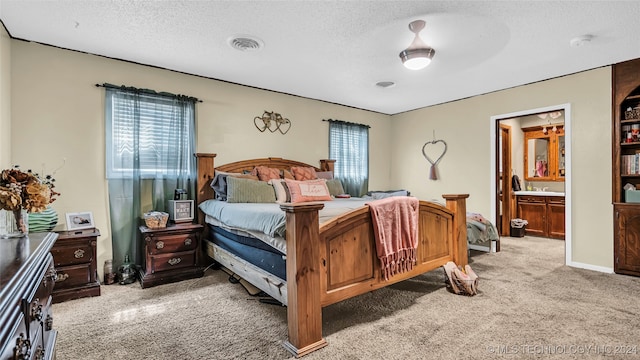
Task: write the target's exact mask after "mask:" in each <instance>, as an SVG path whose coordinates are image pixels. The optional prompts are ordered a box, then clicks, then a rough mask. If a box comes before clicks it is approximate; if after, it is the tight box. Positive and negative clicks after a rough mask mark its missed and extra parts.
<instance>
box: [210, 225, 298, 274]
mask: <svg viewBox="0 0 640 360" xmlns="http://www.w3.org/2000/svg"><path fill="white" fill-rule="evenodd" d="M208 226H209V230H210V231H209V234H210V235H209V238H208V239H206V241H210V242H212V243H213V244H216V245H218V246H219V247H221V248H222V249H224V250H226V251H228V252H230V253H232V254H234V255H236V256H238V257H241V258H242V259H244V260H246V261H247V262H249V263H251V264H253V265H255V266H257V267H259V268H261V269H263V270H265V271H268V272H269V273H271V274H273V275H275V276H277V277H279V278H280V279H282V280H286V276H287V274H286V255H285V254H284V253H282V252H281V251H279V250H277V249H275V248H273V247H272V246H270V245H268V244H267V243H265V242H264V241H262V240H260V239H258V238H255V237H251V236H246V235H240V234H237V233H233V232H231V231H229V230H225V229H223V228H222V227H220V226H214V225H211V224H208Z"/></svg>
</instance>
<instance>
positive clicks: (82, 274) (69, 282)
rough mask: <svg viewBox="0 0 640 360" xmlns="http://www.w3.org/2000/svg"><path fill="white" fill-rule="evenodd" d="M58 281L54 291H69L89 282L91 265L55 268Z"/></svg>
mask: <svg viewBox="0 0 640 360" xmlns="http://www.w3.org/2000/svg"><path fill="white" fill-rule="evenodd" d="M56 271H57V273H58V279H57V280H56V285H55V287H54V289H55V290H60V289H69V288H72V287H76V286H82V285H85V284H87V283H89V282H91V264H89V263H87V264H80V265H71V266H64V267H59V268H56Z"/></svg>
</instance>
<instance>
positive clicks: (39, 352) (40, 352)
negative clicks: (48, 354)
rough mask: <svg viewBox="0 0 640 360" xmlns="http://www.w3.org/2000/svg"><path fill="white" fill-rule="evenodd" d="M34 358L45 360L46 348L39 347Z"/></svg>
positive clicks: (35, 359)
mask: <svg viewBox="0 0 640 360" xmlns="http://www.w3.org/2000/svg"><path fill="white" fill-rule="evenodd" d="M33 358H34V360H44V348H43V347H42V345H38V347H37V348H36V353H35V354H34V357H33Z"/></svg>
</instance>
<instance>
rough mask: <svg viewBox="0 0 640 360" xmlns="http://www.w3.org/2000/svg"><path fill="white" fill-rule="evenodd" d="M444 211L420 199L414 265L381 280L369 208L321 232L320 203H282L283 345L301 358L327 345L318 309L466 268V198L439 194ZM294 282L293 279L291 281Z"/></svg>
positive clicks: (325, 226) (328, 226)
mask: <svg viewBox="0 0 640 360" xmlns="http://www.w3.org/2000/svg"><path fill="white" fill-rule="evenodd" d="M443 197H444V198H445V199H446V201H447V206H446V208H444V207H442V206H440V205H437V204H433V203H430V202H426V201H420V212H419V229H418V249H417V264H416V265H415V266H414V267H413V269H412V270H411V271H408V272H405V273H400V274H398V275H395V276H393V277H392V278H390V279H389V280H385V278H384V275H383V274H382V271H381V266H380V262H379V260H378V259H377V256H376V249H375V239H374V234H373V226H372V222H371V214H370V211H369V208H368V207H365V208H361V209H358V210H355V211H352V212H350V213H349V214H347V215H345V216H342V217H340V218H337V219H334V220H332V221H330V222H328V223H326V224H323V226H321V227H320V228H318V227H317V226H314V224H318V211H319V210H320V209H322V207H323V205H322V204H313V203H305V204H300V205H297V204H284V205H281V206H280V207H281V208H282V209H283V210H284V211H286V212H287V279H288V281H287V290H288V293H287V297H288V307H287V322H288V326H289V340H288V341H287V342H286V343H285V347H286V348H287V349H288V350H289V351H291V352H292V353H293V354H294V355H296V356H298V357H299V356H303V355H305V354H307V353H309V352H311V351H314V350H317V349H318V348H320V347H323V346H325V345H326V341H325V340H324V339H323V338H322V307H324V306H327V305H330V304H333V303H336V302H338V301H342V300H345V299H348V298H351V297H354V296H357V295H360V294H364V293H366V292H369V291H372V290H375V289H379V288H382V287H385V286H388V285H391V284H394V283H396V282H399V281H403V280H406V279H409V278H412V277H414V276H417V275H420V274H423V273H425V272H428V271H431V270H434V269H437V268H439V267H441V266H442V265H444V264H446V263H447V262H448V261H453V262H455V263H456V264H458V265H462V266H464V265H466V264H467V262H468V258H467V228H466V204H465V201H466V198H467V197H468V195H466V194H464V195H444V196H443ZM292 279H295V281H292Z"/></svg>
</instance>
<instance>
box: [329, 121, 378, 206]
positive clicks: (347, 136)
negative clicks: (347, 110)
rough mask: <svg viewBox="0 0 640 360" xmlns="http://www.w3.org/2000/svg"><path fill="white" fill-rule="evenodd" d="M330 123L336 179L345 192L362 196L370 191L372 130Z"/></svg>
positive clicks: (344, 122)
mask: <svg viewBox="0 0 640 360" xmlns="http://www.w3.org/2000/svg"><path fill="white" fill-rule="evenodd" d="M327 121H329V158H331V159H335V160H336V164H335V169H334V170H335V171H334V175H335V177H336V178H338V179H340V181H341V182H342V186H343V187H344V190H345V192H347V193H348V194H350V195H351V196H358V197H359V196H362V195H364V194H366V193H367V191H368V189H369V126H367V125H362V124H354V123H349V122H346V121H340V120H327Z"/></svg>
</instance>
